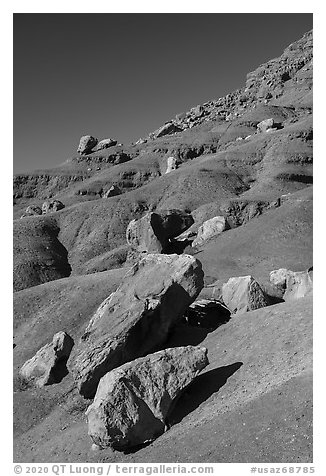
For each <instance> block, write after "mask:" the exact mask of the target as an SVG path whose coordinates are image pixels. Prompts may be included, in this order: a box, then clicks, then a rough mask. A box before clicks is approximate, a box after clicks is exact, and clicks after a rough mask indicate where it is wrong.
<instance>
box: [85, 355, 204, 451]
mask: <svg viewBox="0 0 326 476" xmlns="http://www.w3.org/2000/svg"><path fill="white" fill-rule="evenodd" d="M206 365H208V359H207V349H206V348H204V347H192V346H187V347H177V348H173V349H165V350H162V351H160V352H156V353H155V354H150V355H147V356H146V357H142V358H139V359H137V360H134V361H132V362H128V363H127V364H124V365H122V366H121V367H119V368H117V369H115V370H112V371H111V372H108V373H107V374H106V375H105V376H104V377H102V378H101V380H100V383H99V386H98V389H97V392H96V396H95V399H94V402H93V403H92V405H90V407H89V408H88V409H87V412H86V415H87V418H88V434H89V435H90V436H91V438H92V440H93V442H94V443H95V444H97V445H98V446H100V447H107V446H112V447H113V448H116V449H124V448H128V447H133V446H136V445H140V444H142V443H145V442H148V441H152V440H153V439H155V438H157V437H158V436H159V435H160V434H162V433H163V432H164V428H165V424H166V418H167V416H168V414H169V412H170V411H171V408H172V407H173V404H174V403H175V400H176V398H177V397H178V396H179V395H180V394H181V392H182V390H183V389H184V388H185V387H187V386H188V385H189V384H190V383H191V382H192V380H193V379H194V378H195V377H196V376H197V375H198V374H199V372H200V371H201V370H203V369H204V368H205V367H206Z"/></svg>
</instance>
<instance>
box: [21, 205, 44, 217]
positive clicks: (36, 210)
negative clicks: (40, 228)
mask: <svg viewBox="0 0 326 476" xmlns="http://www.w3.org/2000/svg"><path fill="white" fill-rule="evenodd" d="M33 215H42V209H41V208H40V207H38V206H37V205H30V206H29V207H27V208H26V210H25V212H24V213H23V215H22V216H21V218H25V217H30V216H33Z"/></svg>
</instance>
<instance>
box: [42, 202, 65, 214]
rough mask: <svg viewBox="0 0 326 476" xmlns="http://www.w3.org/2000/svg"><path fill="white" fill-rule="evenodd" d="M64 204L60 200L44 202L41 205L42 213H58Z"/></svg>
mask: <svg viewBox="0 0 326 476" xmlns="http://www.w3.org/2000/svg"><path fill="white" fill-rule="evenodd" d="M64 207H65V206H64V204H63V203H62V202H60V200H56V199H55V200H46V201H45V202H44V203H43V205H42V213H43V214H44V215H45V214H46V213H52V212H58V211H59V210H62V209H63V208H64Z"/></svg>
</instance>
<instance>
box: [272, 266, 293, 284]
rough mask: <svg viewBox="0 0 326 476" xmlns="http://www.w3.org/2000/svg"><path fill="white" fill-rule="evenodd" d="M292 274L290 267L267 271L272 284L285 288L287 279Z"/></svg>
mask: <svg viewBox="0 0 326 476" xmlns="http://www.w3.org/2000/svg"><path fill="white" fill-rule="evenodd" d="M294 274H295V273H294V271H291V270H290V269H286V268H280V269H274V270H273V271H271V272H270V273H269V280H270V282H271V283H272V284H273V285H274V286H277V287H279V288H281V289H285V288H286V283H287V280H288V279H289V278H290V277H291V276H293V275H294Z"/></svg>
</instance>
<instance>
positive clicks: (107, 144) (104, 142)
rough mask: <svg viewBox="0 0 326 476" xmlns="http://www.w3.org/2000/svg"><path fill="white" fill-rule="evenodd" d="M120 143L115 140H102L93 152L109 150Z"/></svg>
mask: <svg viewBox="0 0 326 476" xmlns="http://www.w3.org/2000/svg"><path fill="white" fill-rule="evenodd" d="M117 143H118V141H116V140H114V139H103V140H100V141H99V142H98V143H97V145H96V147H94V150H93V152H97V151H99V150H103V149H108V148H109V147H113V146H114V145H117Z"/></svg>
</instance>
